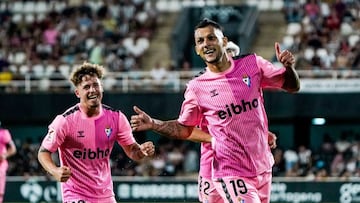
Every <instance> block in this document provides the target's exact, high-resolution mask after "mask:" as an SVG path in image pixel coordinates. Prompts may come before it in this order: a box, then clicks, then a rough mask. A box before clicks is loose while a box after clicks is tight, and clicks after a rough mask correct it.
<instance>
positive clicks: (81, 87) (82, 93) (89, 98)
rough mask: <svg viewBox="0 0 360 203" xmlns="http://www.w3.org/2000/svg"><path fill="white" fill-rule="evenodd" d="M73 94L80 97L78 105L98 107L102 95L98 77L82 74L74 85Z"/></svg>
mask: <svg viewBox="0 0 360 203" xmlns="http://www.w3.org/2000/svg"><path fill="white" fill-rule="evenodd" d="M75 94H76V96H77V97H78V98H79V99H80V105H81V106H82V107H84V108H85V109H87V110H96V109H98V108H99V106H100V105H101V100H102V97H103V87H102V85H101V82H100V79H99V78H97V77H96V75H92V76H91V75H84V76H83V77H82V79H81V82H80V83H79V84H78V85H77V86H76V89H75Z"/></svg>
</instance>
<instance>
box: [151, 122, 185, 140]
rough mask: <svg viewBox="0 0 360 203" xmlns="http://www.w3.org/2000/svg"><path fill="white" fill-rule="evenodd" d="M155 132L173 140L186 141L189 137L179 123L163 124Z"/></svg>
mask: <svg viewBox="0 0 360 203" xmlns="http://www.w3.org/2000/svg"><path fill="white" fill-rule="evenodd" d="M154 130H155V132H157V133H159V134H161V135H163V136H166V137H170V138H173V139H184V138H185V137H186V136H187V135H186V134H184V129H183V127H182V126H181V125H180V124H179V123H178V122H177V121H168V122H163V123H161V125H158V127H157V128H156V129H154Z"/></svg>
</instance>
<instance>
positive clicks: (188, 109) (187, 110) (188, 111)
mask: <svg viewBox="0 0 360 203" xmlns="http://www.w3.org/2000/svg"><path fill="white" fill-rule="evenodd" d="M184 96H185V100H184V101H183V103H182V105H181V111H180V115H179V118H178V122H179V123H181V124H183V125H185V126H197V125H198V124H199V123H200V120H201V116H202V114H201V110H200V108H199V105H198V101H197V97H196V94H195V92H194V91H193V90H192V89H191V88H189V87H188V88H187V89H186V91H185V94H184Z"/></svg>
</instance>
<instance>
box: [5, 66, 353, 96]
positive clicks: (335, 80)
mask: <svg viewBox="0 0 360 203" xmlns="http://www.w3.org/2000/svg"><path fill="white" fill-rule="evenodd" d="M297 72H298V74H299V77H300V79H301V80H302V81H304V84H305V85H306V89H303V90H302V91H311V89H310V90H309V89H308V88H309V87H315V85H316V86H317V88H316V89H319V85H321V88H326V89H323V90H327V91H328V90H329V89H330V90H335V91H336V89H331V88H341V89H340V90H342V89H344V90H345V91H346V90H347V91H356V89H358V90H357V91H359V90H360V88H359V87H360V70H319V71H316V70H311V71H310V70H297ZM198 73H199V70H192V71H169V72H168V74H167V76H166V77H165V78H163V79H161V80H156V79H154V78H152V76H151V72H150V71H131V72H109V73H108V74H107V75H106V76H105V78H104V80H103V82H104V84H103V85H104V89H105V90H106V91H113V92H123V93H128V92H151V91H158V92H161V91H163V92H180V91H183V90H184V89H185V87H186V83H187V82H188V81H189V80H191V79H192V78H193V77H194V76H195V75H196V74H198ZM15 78H16V77H14V78H13V79H12V80H1V78H0V92H7V93H19V92H20V93H24V92H25V93H30V92H52V91H62V92H69V91H71V90H72V87H71V84H70V82H69V81H68V80H67V79H65V77H64V76H63V78H64V79H60V80H59V79H57V80H51V79H50V78H49V77H47V76H42V77H39V76H36V75H34V74H30V73H28V74H25V75H23V76H22V78H21V79H15ZM309 83H310V85H309ZM320 91H321V90H320Z"/></svg>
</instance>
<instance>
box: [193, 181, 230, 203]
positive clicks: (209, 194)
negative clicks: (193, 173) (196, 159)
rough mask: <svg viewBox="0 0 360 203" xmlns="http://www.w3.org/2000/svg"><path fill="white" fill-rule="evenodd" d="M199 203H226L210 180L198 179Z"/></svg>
mask: <svg viewBox="0 0 360 203" xmlns="http://www.w3.org/2000/svg"><path fill="white" fill-rule="evenodd" d="M198 187H199V188H198V192H199V201H200V202H202V203H224V201H223V200H222V198H221V196H220V194H219V193H218V192H217V190H216V189H215V186H214V184H213V182H212V180H211V179H210V178H204V177H202V176H199V177H198Z"/></svg>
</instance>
